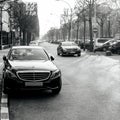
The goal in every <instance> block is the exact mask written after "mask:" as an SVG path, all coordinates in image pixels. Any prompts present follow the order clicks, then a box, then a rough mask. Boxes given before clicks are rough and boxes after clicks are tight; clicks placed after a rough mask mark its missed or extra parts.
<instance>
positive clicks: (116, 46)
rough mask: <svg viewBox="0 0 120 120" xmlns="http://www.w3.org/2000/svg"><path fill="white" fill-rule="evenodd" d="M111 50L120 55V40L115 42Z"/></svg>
mask: <svg viewBox="0 0 120 120" xmlns="http://www.w3.org/2000/svg"><path fill="white" fill-rule="evenodd" d="M109 50H110V51H111V52H112V53H116V54H120V40H117V41H115V42H114V43H113V44H112V45H111V46H110V47H109Z"/></svg>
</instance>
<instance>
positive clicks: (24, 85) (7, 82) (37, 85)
mask: <svg viewBox="0 0 120 120" xmlns="http://www.w3.org/2000/svg"><path fill="white" fill-rule="evenodd" d="M60 81H61V76H59V77H57V78H55V79H50V78H49V79H47V80H45V81H42V82H39V81H29V82H28V81H22V80H20V79H19V78H14V79H11V78H5V79H4V86H5V87H6V89H7V90H45V89H50V90H52V89H56V88H57V87H58V83H59V82H60ZM28 83H29V84H28Z"/></svg>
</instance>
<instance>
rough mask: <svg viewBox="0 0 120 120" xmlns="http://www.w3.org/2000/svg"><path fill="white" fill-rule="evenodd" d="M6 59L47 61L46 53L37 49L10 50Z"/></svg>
mask: <svg viewBox="0 0 120 120" xmlns="http://www.w3.org/2000/svg"><path fill="white" fill-rule="evenodd" d="M8 58H9V59H10V60H48V56H47V54H46V52H45V51H44V50H43V49H37V48H34V49H33V48H19V49H12V50H11V51H10V54H9V56H8Z"/></svg>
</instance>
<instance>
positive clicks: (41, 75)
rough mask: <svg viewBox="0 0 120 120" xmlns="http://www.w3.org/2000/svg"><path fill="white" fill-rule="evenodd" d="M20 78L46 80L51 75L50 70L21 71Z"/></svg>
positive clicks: (24, 79) (18, 73)
mask: <svg viewBox="0 0 120 120" xmlns="http://www.w3.org/2000/svg"><path fill="white" fill-rule="evenodd" d="M17 76H18V77H19V79H21V80H23V81H44V80H47V79H48V78H49V76H50V71H19V72H17Z"/></svg>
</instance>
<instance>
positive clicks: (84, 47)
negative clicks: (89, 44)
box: [83, 16, 86, 51]
mask: <svg viewBox="0 0 120 120" xmlns="http://www.w3.org/2000/svg"><path fill="white" fill-rule="evenodd" d="M85 33H86V19H85V16H84V46H83V50H84V51H85V49H86V46H85V39H86V38H85V35H86V34H85Z"/></svg>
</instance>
